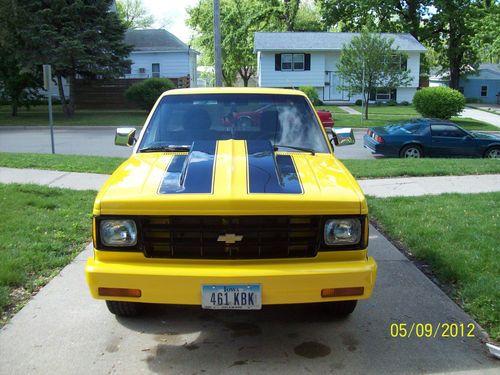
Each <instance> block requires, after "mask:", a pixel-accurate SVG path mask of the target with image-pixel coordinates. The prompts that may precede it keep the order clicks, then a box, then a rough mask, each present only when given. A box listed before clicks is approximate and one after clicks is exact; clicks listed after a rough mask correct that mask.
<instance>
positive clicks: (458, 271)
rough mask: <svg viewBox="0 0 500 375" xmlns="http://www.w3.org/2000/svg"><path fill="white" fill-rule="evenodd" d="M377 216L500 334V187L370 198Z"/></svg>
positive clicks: (479, 319)
mask: <svg viewBox="0 0 500 375" xmlns="http://www.w3.org/2000/svg"><path fill="white" fill-rule="evenodd" d="M368 205H369V207H370V214H371V216H372V218H374V219H375V220H376V222H377V223H378V224H379V225H380V227H381V229H382V231H383V232H384V233H385V234H387V235H388V236H389V237H390V238H391V239H393V240H395V241H398V242H400V243H402V244H403V245H404V247H405V248H407V249H408V250H409V251H410V252H411V254H413V255H414V256H415V257H416V258H417V259H420V260H423V261H424V262H426V263H427V264H429V265H430V266H431V268H432V272H433V273H435V275H436V276H437V277H438V278H439V280H441V281H442V282H445V283H447V284H448V285H450V286H451V287H452V290H453V295H452V297H453V298H454V299H455V300H456V301H457V302H458V303H459V304H461V305H462V306H463V307H464V309H465V311H467V312H468V313H469V314H471V315H472V317H473V318H474V319H475V320H476V321H477V322H479V324H481V326H482V327H483V328H485V329H486V330H487V331H488V332H489V334H490V336H491V337H492V338H493V339H495V340H499V339H500V288H499V286H500V256H499V247H498V246H499V243H500V193H484V194H468V195H463V194H443V195H439V196H426V197H399V198H385V199H382V198H369V199H368Z"/></svg>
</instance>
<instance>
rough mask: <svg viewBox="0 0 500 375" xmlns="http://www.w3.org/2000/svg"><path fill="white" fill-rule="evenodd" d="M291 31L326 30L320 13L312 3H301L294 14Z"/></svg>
mask: <svg viewBox="0 0 500 375" xmlns="http://www.w3.org/2000/svg"><path fill="white" fill-rule="evenodd" d="M293 31H326V27H325V25H324V23H323V22H322V20H321V14H320V13H319V10H318V8H317V7H316V6H315V5H314V3H301V4H300V6H299V10H298V11H297V14H296V15H295V22H294V25H293Z"/></svg>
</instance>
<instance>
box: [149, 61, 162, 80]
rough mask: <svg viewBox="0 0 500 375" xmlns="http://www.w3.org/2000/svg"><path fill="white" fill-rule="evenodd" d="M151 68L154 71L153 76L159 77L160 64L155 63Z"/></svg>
mask: <svg viewBox="0 0 500 375" xmlns="http://www.w3.org/2000/svg"><path fill="white" fill-rule="evenodd" d="M151 70H152V72H153V74H152V76H153V77H159V76H160V64H158V63H154V64H152V65H151Z"/></svg>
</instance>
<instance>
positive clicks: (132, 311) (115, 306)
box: [106, 301, 143, 317]
mask: <svg viewBox="0 0 500 375" xmlns="http://www.w3.org/2000/svg"><path fill="white" fill-rule="evenodd" d="M106 306H107V307H108V310H109V312H110V313H112V314H115V315H117V316H123V317H133V316H137V315H140V313H141V312H142V308H143V305H142V304H141V303H137V302H123V301H106Z"/></svg>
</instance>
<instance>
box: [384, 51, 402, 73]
mask: <svg viewBox="0 0 500 375" xmlns="http://www.w3.org/2000/svg"><path fill="white" fill-rule="evenodd" d="M388 61H389V64H390V65H391V66H392V67H394V68H399V69H401V70H402V71H406V70H407V69H408V58H407V57H406V56H405V55H402V54H399V53H398V54H393V55H390V57H389V59H387V58H384V62H385V63H386V64H387V62H388Z"/></svg>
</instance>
